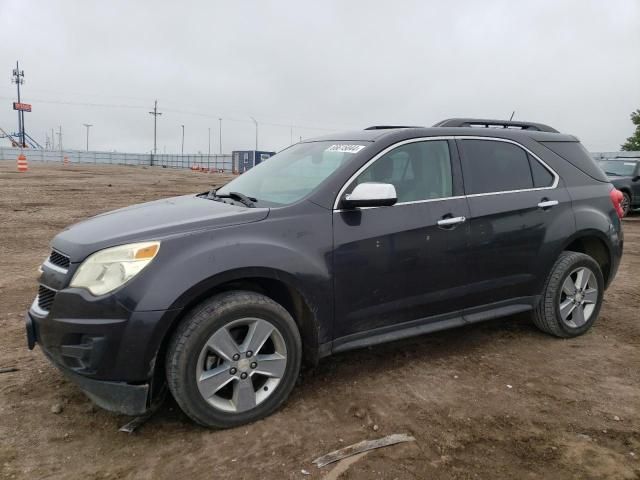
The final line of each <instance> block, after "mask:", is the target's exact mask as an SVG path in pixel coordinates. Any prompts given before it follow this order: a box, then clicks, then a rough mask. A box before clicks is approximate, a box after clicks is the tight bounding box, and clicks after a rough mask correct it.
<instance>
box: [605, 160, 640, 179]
mask: <svg viewBox="0 0 640 480" xmlns="http://www.w3.org/2000/svg"><path fill="white" fill-rule="evenodd" d="M598 163H599V164H600V168H602V170H604V173H606V174H607V175H617V176H619V177H630V176H631V175H633V172H634V170H635V168H636V165H637V163H638V162H624V161H619V160H601V161H599V162H598Z"/></svg>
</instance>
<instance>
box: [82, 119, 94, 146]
mask: <svg viewBox="0 0 640 480" xmlns="http://www.w3.org/2000/svg"><path fill="white" fill-rule="evenodd" d="M82 125H84V126H85V127H86V128H87V152H88V151H89V129H90V128H91V127H93V125H92V124H90V123H83V124H82Z"/></svg>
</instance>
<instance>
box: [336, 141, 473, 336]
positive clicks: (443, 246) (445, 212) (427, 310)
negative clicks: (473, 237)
mask: <svg viewBox="0 0 640 480" xmlns="http://www.w3.org/2000/svg"><path fill="white" fill-rule="evenodd" d="M451 146H453V147H455V144H454V142H453V141H448V140H446V139H434V140H425V139H423V140H419V139H418V140H412V141H410V142H403V143H402V144H400V145H398V146H396V147H394V148H392V149H390V151H388V152H387V153H385V154H383V155H382V156H381V157H380V158H377V159H375V160H373V161H371V162H370V163H369V164H368V165H367V166H365V167H364V168H363V169H362V170H361V172H359V174H357V175H356V176H355V178H354V179H353V180H351V181H350V182H348V185H347V186H346V189H345V190H344V191H343V195H344V193H349V192H351V191H352V190H353V188H355V186H356V185H357V184H359V183H363V182H383V183H392V184H393V185H394V186H395V188H396V192H397V195H398V202H397V203H396V204H395V205H394V206H391V207H375V208H362V209H354V210H343V209H340V208H338V209H336V210H334V212H333V223H334V282H335V289H334V291H335V318H336V321H335V327H334V331H335V337H336V338H338V337H345V336H347V335H352V334H358V333H363V334H364V332H365V331H367V330H372V329H375V328H385V327H388V328H391V329H393V328H396V327H398V326H399V324H401V323H403V322H407V321H411V320H416V319H421V318H424V317H428V316H432V315H437V314H439V313H443V312H445V311H450V310H455V309H456V308H459V306H460V304H459V303H456V302H455V301H454V300H455V299H457V298H459V296H460V295H463V294H464V289H463V288H460V287H461V286H462V285H463V284H464V282H465V280H464V275H460V272H459V269H460V268H462V267H463V263H464V262H463V252H464V249H465V247H466V244H467V238H468V237H467V236H468V231H467V229H466V223H465V220H466V218H467V216H468V215H469V211H468V207H467V203H466V199H465V198H464V196H462V182H461V177H460V166H459V163H458V160H457V157H456V156H455V155H452V153H451V149H450V147H451ZM338 207H339V205H338ZM443 220H445V222H442V221H443ZM438 222H441V223H444V224H443V225H439V224H438ZM398 328H399V327H398Z"/></svg>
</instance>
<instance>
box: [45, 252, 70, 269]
mask: <svg viewBox="0 0 640 480" xmlns="http://www.w3.org/2000/svg"><path fill="white" fill-rule="evenodd" d="M49 263H53V264H54V265H56V266H58V267H60V268H65V269H67V268H69V263H70V261H69V257H67V256H66V255H63V254H61V253H60V252H56V251H55V250H51V255H49Z"/></svg>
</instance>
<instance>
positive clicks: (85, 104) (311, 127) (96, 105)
mask: <svg viewBox="0 0 640 480" xmlns="http://www.w3.org/2000/svg"><path fill="white" fill-rule="evenodd" d="M0 99H4V100H9V99H10V97H4V96H0ZM31 101H32V102H37V103H44V104H52V105H70V106H78V107H91V108H130V109H145V108H147V107H145V106H144V105H129V104H123V103H120V104H112V103H93V102H75V101H66V100H46V99H33V100H31ZM165 112H170V113H179V114H183V115H193V116H198V117H204V118H218V119H219V118H223V119H224V120H227V121H230V122H238V123H253V122H252V121H251V120H248V119H246V118H236V117H230V116H224V117H221V116H220V114H215V113H203V112H197V111H193V110H181V109H174V108H165ZM260 123H261V124H262V125H268V126H271V127H282V128H291V127H294V128H296V129H306V130H319V131H326V132H335V131H336V130H347V129H349V128H353V127H346V126H335V127H332V128H327V127H318V126H315V125H295V124H294V125H291V124H287V123H277V122H265V121H261V122H260Z"/></svg>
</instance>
